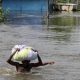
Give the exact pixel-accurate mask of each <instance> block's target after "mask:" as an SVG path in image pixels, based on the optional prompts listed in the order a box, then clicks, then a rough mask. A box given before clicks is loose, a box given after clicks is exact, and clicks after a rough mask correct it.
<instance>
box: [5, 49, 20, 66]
mask: <svg viewBox="0 0 80 80" xmlns="http://www.w3.org/2000/svg"><path fill="white" fill-rule="evenodd" d="M16 51H19V49H16ZM16 51H15V52H14V53H13V54H12V55H11V56H10V57H9V59H8V60H7V62H8V63H9V64H11V65H13V66H17V65H19V63H18V62H14V61H12V57H13V56H14V55H15V53H16Z"/></svg>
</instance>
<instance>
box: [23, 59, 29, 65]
mask: <svg viewBox="0 0 80 80" xmlns="http://www.w3.org/2000/svg"><path fill="white" fill-rule="evenodd" d="M29 63H30V60H23V61H22V64H24V65H26V64H29Z"/></svg>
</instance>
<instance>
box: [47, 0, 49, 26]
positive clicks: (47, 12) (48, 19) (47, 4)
mask: <svg viewBox="0 0 80 80" xmlns="http://www.w3.org/2000/svg"><path fill="white" fill-rule="evenodd" d="M48 25H49V0H48V2H47V26H48Z"/></svg>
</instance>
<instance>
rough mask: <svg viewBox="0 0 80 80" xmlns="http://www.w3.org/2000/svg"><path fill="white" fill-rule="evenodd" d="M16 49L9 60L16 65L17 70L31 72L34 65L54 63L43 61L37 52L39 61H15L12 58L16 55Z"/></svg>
mask: <svg viewBox="0 0 80 80" xmlns="http://www.w3.org/2000/svg"><path fill="white" fill-rule="evenodd" d="M16 51H19V49H16ZM16 51H15V52H14V53H13V54H12V55H11V56H10V57H9V59H8V60H7V62H8V63H9V64H10V65H12V66H15V67H16V70H17V72H21V73H25V72H30V71H31V69H32V68H33V67H39V66H45V65H47V64H54V62H45V63H43V62H42V60H41V58H40V56H39V54H37V58H38V62H36V63H30V60H23V61H22V63H19V62H15V61H13V60H12V58H13V56H14V55H15V53H16ZM34 51H35V50H34Z"/></svg>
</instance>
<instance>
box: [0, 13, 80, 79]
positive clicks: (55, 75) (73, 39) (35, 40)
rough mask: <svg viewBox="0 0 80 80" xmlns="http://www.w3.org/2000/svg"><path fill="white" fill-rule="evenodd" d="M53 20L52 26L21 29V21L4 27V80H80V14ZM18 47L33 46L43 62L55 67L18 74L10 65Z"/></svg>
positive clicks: (0, 71) (0, 49) (0, 32)
mask: <svg viewBox="0 0 80 80" xmlns="http://www.w3.org/2000/svg"><path fill="white" fill-rule="evenodd" d="M52 17H53V18H51V19H49V23H48V24H49V25H48V26H47V25H46V24H47V23H46V22H45V25H40V24H39V25H30V24H29V25H26V24H25V25H23V24H22V25H21V24H19V23H20V22H19V18H18V19H17V20H16V21H15V20H13V21H10V22H7V23H6V22H5V24H1V25H0V80H80V12H74V13H73V12H60V13H54V15H53V16H52ZM20 19H21V18H20ZM23 20H24V19H21V20H20V21H21V23H22V22H24V21H23ZM17 22H18V24H17ZM26 22H27V21H26V19H25V23H26ZM13 23H14V24H13ZM15 44H25V45H28V46H32V47H34V48H35V49H37V50H38V51H39V54H40V56H41V58H42V60H43V62H48V61H55V64H53V65H47V66H44V67H38V68H33V69H32V71H31V72H30V73H26V74H17V73H16V70H15V67H14V66H11V65H9V64H8V63H6V60H7V59H8V58H9V56H10V54H11V48H12V47H13V46H14V45H15Z"/></svg>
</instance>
